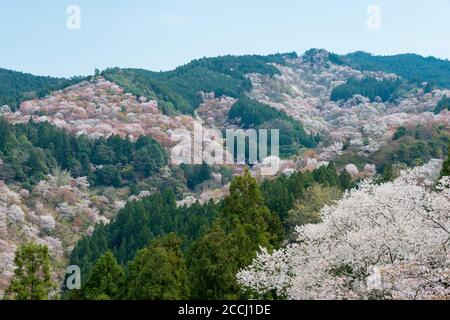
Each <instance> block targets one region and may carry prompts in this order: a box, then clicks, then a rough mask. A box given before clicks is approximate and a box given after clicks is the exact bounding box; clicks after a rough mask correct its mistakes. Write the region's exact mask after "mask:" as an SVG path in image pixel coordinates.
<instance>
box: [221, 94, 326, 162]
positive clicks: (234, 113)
mask: <svg viewBox="0 0 450 320" xmlns="http://www.w3.org/2000/svg"><path fill="white" fill-rule="evenodd" d="M228 119H229V120H231V121H232V122H237V123H239V124H240V125H241V126H242V127H243V128H245V129H249V128H254V129H268V130H270V129H279V131H280V137H279V138H280V140H279V144H280V154H281V155H282V156H289V155H292V154H295V153H296V152H297V151H298V150H299V149H300V148H302V147H306V148H313V147H314V146H316V145H317V144H318V142H319V141H320V138H319V136H313V135H309V134H307V133H306V132H305V130H304V128H303V127H302V125H301V124H300V123H299V122H298V121H296V120H294V119H293V118H291V117H289V116H288V115H286V114H285V113H283V112H281V111H279V110H276V109H274V108H272V107H269V106H267V105H264V104H261V103H259V102H257V101H255V100H251V99H249V98H247V97H241V98H240V99H239V101H238V102H237V103H235V104H234V105H233V107H232V108H231V110H230V112H229V114H228ZM269 143H270V140H269Z"/></svg>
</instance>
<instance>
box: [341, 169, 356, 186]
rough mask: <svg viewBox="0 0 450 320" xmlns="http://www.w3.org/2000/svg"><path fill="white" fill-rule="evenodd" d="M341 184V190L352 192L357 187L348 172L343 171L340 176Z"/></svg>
mask: <svg viewBox="0 0 450 320" xmlns="http://www.w3.org/2000/svg"><path fill="white" fill-rule="evenodd" d="M339 183H340V184H341V188H342V189H343V190H350V189H352V188H353V187H354V186H355V184H354V182H353V179H352V176H351V175H350V173H348V171H347V170H344V171H342V173H341V174H340V175H339Z"/></svg>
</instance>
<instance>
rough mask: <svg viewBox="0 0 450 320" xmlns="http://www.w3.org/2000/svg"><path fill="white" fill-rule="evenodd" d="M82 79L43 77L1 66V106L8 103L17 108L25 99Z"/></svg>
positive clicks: (37, 96) (43, 94)
mask: <svg viewBox="0 0 450 320" xmlns="http://www.w3.org/2000/svg"><path fill="white" fill-rule="evenodd" d="M81 80H82V78H81V77H74V78H72V79H62V78H52V77H41V76H34V75H31V74H28V73H22V72H16V71H11V70H6V69H2V68H0V107H1V106H3V105H8V106H9V107H11V108H13V109H16V108H17V107H19V105H20V103H21V102H22V101H24V100H27V99H34V98H41V97H43V96H45V95H47V94H48V93H50V92H51V91H55V90H59V89H62V88H64V87H68V86H69V85H71V84H74V83H77V82H79V81H81Z"/></svg>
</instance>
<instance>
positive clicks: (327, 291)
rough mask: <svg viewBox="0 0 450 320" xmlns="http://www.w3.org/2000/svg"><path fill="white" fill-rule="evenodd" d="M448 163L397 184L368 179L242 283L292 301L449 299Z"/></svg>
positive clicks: (256, 265) (247, 272)
mask: <svg viewBox="0 0 450 320" xmlns="http://www.w3.org/2000/svg"><path fill="white" fill-rule="evenodd" d="M439 169H440V162H439V161H437V162H432V163H430V164H429V165H427V166H425V167H422V168H416V169H414V170H411V171H407V172H404V173H403V175H402V177H400V178H399V179H397V180H395V181H394V182H388V183H385V184H381V185H377V184H373V183H371V182H364V183H362V184H361V185H360V186H359V188H357V189H353V190H352V191H350V192H349V193H347V194H346V195H345V196H344V198H343V199H342V200H340V201H339V202H338V203H336V204H335V205H333V206H330V207H325V208H324V209H323V210H322V211H321V216H322V219H323V222H322V223H321V224H318V225H306V226H303V227H299V228H297V232H298V244H294V245H289V246H287V247H286V248H284V249H281V250H279V251H275V252H273V253H269V252H268V251H267V250H263V251H262V252H261V253H260V254H259V255H258V257H257V258H256V259H255V261H254V262H253V264H252V265H251V266H250V267H248V268H246V269H243V270H241V271H240V272H239V274H238V278H239V281H240V283H241V284H243V285H244V286H246V287H248V288H250V289H252V290H255V291H257V292H258V293H260V294H264V293H266V292H268V291H273V290H275V291H277V292H278V293H279V294H280V295H285V296H287V297H288V298H289V299H408V300H410V299H446V298H447V299H448V297H449V295H450V292H449V287H450V286H449V278H450V277H449V265H448V250H449V249H450V248H449V241H448V239H449V236H450V233H449V229H450V226H449V219H448V208H450V189H449V188H450V180H449V178H448V177H446V178H444V179H443V180H441V184H440V185H439V187H438V190H437V191H434V188H433V186H434V184H435V181H436V180H435V179H436V177H437V175H438V173H439Z"/></svg>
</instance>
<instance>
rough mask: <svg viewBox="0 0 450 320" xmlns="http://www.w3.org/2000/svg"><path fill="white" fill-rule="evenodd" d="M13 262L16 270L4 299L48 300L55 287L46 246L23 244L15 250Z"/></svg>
mask: <svg viewBox="0 0 450 320" xmlns="http://www.w3.org/2000/svg"><path fill="white" fill-rule="evenodd" d="M14 263H15V265H16V270H15V271H14V277H13V279H12V280H11V283H10V285H9V287H8V289H7V290H6V293H5V299H13V300H48V299H49V298H50V294H51V292H52V290H54V289H55V285H54V284H53V282H52V280H51V276H50V260H49V254H48V248H47V247H46V246H43V245H37V244H26V245H23V246H21V247H20V248H19V249H18V250H17V252H16V257H15V259H14Z"/></svg>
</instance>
